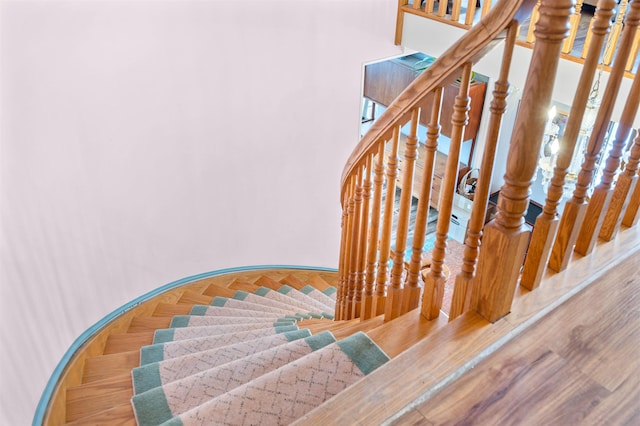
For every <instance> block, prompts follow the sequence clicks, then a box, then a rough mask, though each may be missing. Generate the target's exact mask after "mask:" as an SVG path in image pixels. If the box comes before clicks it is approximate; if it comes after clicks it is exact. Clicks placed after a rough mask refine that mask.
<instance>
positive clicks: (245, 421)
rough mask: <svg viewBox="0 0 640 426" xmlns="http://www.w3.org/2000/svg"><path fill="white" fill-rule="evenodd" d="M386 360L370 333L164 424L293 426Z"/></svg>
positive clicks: (327, 349) (243, 386) (235, 390)
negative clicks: (292, 425)
mask: <svg viewBox="0 0 640 426" xmlns="http://www.w3.org/2000/svg"><path fill="white" fill-rule="evenodd" d="M388 360H389V357H388V356H387V355H386V354H385V353H384V352H383V351H382V350H381V349H380V348H379V347H378V346H376V344H375V343H374V342H373V341H372V340H371V339H369V338H368V337H367V335H366V334H364V333H357V334H355V335H353V336H351V337H349V338H347V339H344V340H342V341H339V342H336V343H332V344H330V345H328V346H325V347H324V348H322V349H320V350H317V351H315V352H312V353H311V354H309V355H306V356H304V357H302V358H300V359H298V360H296V361H293V362H291V363H289V364H287V365H285V366H283V367H280V368H278V369H276V370H273V371H271V372H269V373H267V374H265V375H262V376H260V377H258V378H257V379H255V380H252V381H251V382H249V383H246V384H243V385H241V386H239V387H237V388H235V389H233V390H231V391H229V392H227V393H225V394H223V395H221V396H218V397H216V398H214V399H212V400H210V401H208V402H206V403H204V404H202V405H199V406H198V407H195V408H192V409H190V410H188V411H186V412H184V413H182V414H180V415H179V416H177V417H174V418H172V419H171V420H169V421H167V422H165V423H162V424H163V425H167V426H173V425H181V426H182V425H185V426H188V425H196V424H197V425H201V424H214V423H215V424H225V425H254V424H269V425H286V424H290V423H291V422H293V421H295V420H296V419H298V418H300V417H302V416H304V415H305V414H306V413H308V412H309V411H311V410H313V409H314V408H316V407H317V406H319V405H320V404H322V403H323V402H324V401H326V400H328V399H329V398H332V397H333V396H335V395H337V394H338V393H339V392H341V391H342V390H344V389H345V388H347V387H348V386H350V385H352V384H353V383H355V382H356V381H358V380H360V379H361V378H362V377H364V376H365V375H367V374H369V373H370V372H372V371H374V370H375V369H376V368H378V367H379V366H381V365H383V364H384V363H385V362H387V361H388Z"/></svg>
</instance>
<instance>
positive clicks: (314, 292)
mask: <svg viewBox="0 0 640 426" xmlns="http://www.w3.org/2000/svg"><path fill="white" fill-rule="evenodd" d="M300 291H301V292H302V293H304V294H306V295H307V296H309V297H311V298H312V299H315V300H317V301H318V302H320V303H322V304H324V305H327V306H331V307H333V309H334V311H335V308H336V301H335V299H333V298H331V297H329V296H327V295H326V294H324V293H323V292H321V291H320V290H318V289H316V288H315V287H312V286H310V285H308V286H306V287H303V288H302V289H300Z"/></svg>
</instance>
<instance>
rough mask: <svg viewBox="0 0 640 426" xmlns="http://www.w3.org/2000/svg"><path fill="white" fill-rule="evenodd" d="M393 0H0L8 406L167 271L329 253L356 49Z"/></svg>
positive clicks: (2, 412)
mask: <svg viewBox="0 0 640 426" xmlns="http://www.w3.org/2000/svg"><path fill="white" fill-rule="evenodd" d="M396 4H397V3H396V2H395V0H349V1H341V2H334V1H323V0H278V1H268V2H267V1H264V0H254V1H237V0H210V1H177V0H176V1H161V2H160V1H158V2H151V1H129V2H116V1H113V2H112V1H55V0H51V1H29V2H21V1H3V2H2V3H1V4H0V28H1V33H0V37H1V45H0V46H1V50H0V61H1V65H0V67H1V68H0V75H1V77H0V78H1V80H0V84H1V86H0V90H1V92H0V93H1V103H0V108H1V114H2V115H1V120H2V121H1V123H0V124H1V126H0V128H1V133H0V136H1V139H0V140H1V145H0V149H1V150H0V172H1V175H0V176H1V178H0V179H1V180H0V197H1V198H0V202H1V204H2V209H1V210H2V221H1V227H0V232H1V234H0V244H1V245H0V249H1V260H2V263H1V271H0V272H1V275H0V277H1V286H0V289H1V295H0V304H1V308H0V312H1V319H2V325H1V326H0V327H1V328H0V335H1V338H2V342H3V344H2V348H1V349H0V355H1V362H0V383H1V385H0V386H2V390H1V395H2V399H1V404H2V405H1V406H0V424H7V425H8V424H11V425H18V424H27V423H28V422H30V421H31V419H32V416H33V412H34V408H35V406H36V403H37V401H38V398H39V397H40V394H41V392H42V390H43V388H44V386H45V383H46V381H47V379H48V377H49V375H50V374H51V372H52V371H53V369H54V367H55V365H56V364H57V362H58V361H59V359H60V358H61V356H62V355H63V353H64V352H65V351H66V349H67V348H68V347H69V345H70V344H71V343H72V342H73V340H74V339H75V338H76V337H77V336H78V335H80V334H81V333H82V332H83V331H84V330H86V329H87V328H88V327H89V326H91V325H92V324H94V323H95V322H97V321H98V320H99V319H100V318H102V317H103V316H104V315H106V314H107V313H109V312H111V311H113V310H114V309H116V308H117V307H118V306H121V305H122V304H124V303H126V302H127V301H129V300H131V299H133V298H135V297H137V296H140V295H141V294H143V293H145V292H147V291H150V290H152V289H154V288H156V287H158V286H160V285H162V284H165V283H167V282H170V281H173V280H175V279H178V278H182V277H185V276H188V275H192V274H197V273H201V272H206V271H211V270H215V269H220V268H225V267H232V266H242V265H255V264H301V265H317V266H328V267H335V266H336V262H337V252H338V244H339V223H340V206H339V198H338V197H339V177H340V173H341V171H342V166H343V165H344V162H345V160H346V158H347V156H348V154H349V153H350V152H351V149H352V147H353V146H354V145H355V144H356V142H357V139H358V129H359V122H358V121H359V114H360V111H359V109H360V99H359V96H360V93H361V72H362V69H361V66H362V64H363V63H364V62H367V61H372V60H375V59H380V58H384V57H387V56H392V55H397V54H399V53H400V50H399V48H398V47H396V46H393V44H392V43H393V32H394V26H395V7H396Z"/></svg>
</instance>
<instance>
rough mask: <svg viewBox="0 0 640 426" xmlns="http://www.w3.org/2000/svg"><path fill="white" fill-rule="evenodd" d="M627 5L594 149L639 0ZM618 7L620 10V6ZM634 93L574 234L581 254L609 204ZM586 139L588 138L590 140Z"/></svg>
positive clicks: (639, 11) (638, 19)
mask: <svg viewBox="0 0 640 426" xmlns="http://www.w3.org/2000/svg"><path fill="white" fill-rule="evenodd" d="M629 6H630V9H629V13H628V14H627V17H626V19H625V21H624V30H623V31H622V38H621V40H620V46H619V48H618V51H617V53H616V59H615V61H614V64H613V68H612V70H611V74H610V76H609V82H608V84H607V89H606V91H605V95H604V98H605V99H606V101H607V102H604V103H603V106H604V107H602V106H601V107H600V111H599V112H602V113H603V115H604V117H603V119H604V120H603V121H602V122H599V121H598V120H597V119H596V126H598V124H599V123H600V125H601V126H602V127H603V129H599V133H598V142H599V144H598V145H599V146H598V150H597V152H598V153H599V152H600V151H601V147H602V143H603V141H604V136H605V132H606V124H607V123H608V122H609V121H610V120H611V113H612V111H613V104H614V101H615V99H616V98H617V96H618V89H619V88H620V84H621V82H622V78H623V76H624V68H625V67H626V64H627V59H628V57H629V53H630V51H631V45H632V43H633V38H634V37H635V35H636V31H637V29H638V24H639V23H640V0H632V1H631V3H630V4H629ZM620 9H621V12H620V13H622V6H621V8H620ZM610 86H611V87H610ZM610 89H611V90H610ZM637 93H638V92H635V96H632V95H631V93H630V94H629V97H628V98H627V101H626V103H625V108H624V110H623V113H622V117H621V118H620V125H619V126H618V127H619V128H618V134H617V135H616V137H615V139H614V143H613V146H612V148H611V151H610V152H609V156H608V158H607V161H606V164H605V168H604V171H603V174H602V180H601V182H600V184H599V185H597V186H596V187H595V188H594V190H593V194H592V195H591V199H590V200H589V203H588V205H587V209H586V213H585V215H584V219H583V221H582V226H581V227H580V232H579V233H578V238H577V240H576V246H575V249H574V250H575V251H576V252H577V253H580V254H582V255H587V254H590V253H591V252H592V251H593V249H594V247H595V245H596V242H597V241H598V235H599V234H600V229H601V227H602V223H603V220H604V214H603V212H606V210H607V208H608V207H609V203H610V202H611V195H612V194H613V191H612V190H611V183H612V182H613V179H614V177H615V175H616V172H617V170H618V167H619V166H620V157H621V155H622V148H623V147H624V143H625V141H626V139H627V138H628V137H629V131H630V130H631V123H633V118H634V117H635V115H636V112H637V111H638V99H639V98H638V96H637ZM598 116H599V114H598ZM589 142H591V140H590V141H589ZM589 160H590V159H589ZM589 160H587V161H589Z"/></svg>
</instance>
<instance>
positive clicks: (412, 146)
mask: <svg viewBox="0 0 640 426" xmlns="http://www.w3.org/2000/svg"><path fill="white" fill-rule="evenodd" d="M419 118H420V109H419V108H414V109H413V110H412V111H411V127H410V130H409V136H408V137H407V142H406V144H405V149H404V161H403V163H402V168H403V175H402V192H401V193H400V210H399V212H398V224H397V226H396V245H395V249H394V250H393V266H392V268H391V285H390V286H389V288H388V289H387V302H386V305H385V310H384V320H385V321H390V320H392V319H394V318H396V317H397V316H399V315H400V313H401V307H402V287H401V284H402V276H403V274H404V252H405V250H406V248H407V233H408V231H409V213H410V211H411V198H412V196H411V191H412V187H413V171H414V169H415V161H416V157H417V156H418V120H419Z"/></svg>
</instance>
